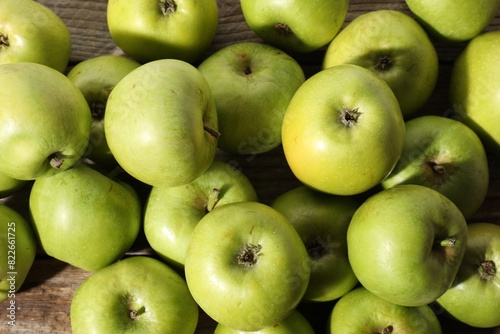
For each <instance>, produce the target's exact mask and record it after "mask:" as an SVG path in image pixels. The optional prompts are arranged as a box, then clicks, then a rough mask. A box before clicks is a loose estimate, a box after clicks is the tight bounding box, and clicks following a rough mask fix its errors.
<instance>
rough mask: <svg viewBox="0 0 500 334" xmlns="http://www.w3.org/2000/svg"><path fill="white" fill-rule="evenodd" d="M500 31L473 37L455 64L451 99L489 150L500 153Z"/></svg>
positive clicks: (459, 116) (457, 114) (450, 88)
mask: <svg viewBox="0 0 500 334" xmlns="http://www.w3.org/2000/svg"><path fill="white" fill-rule="evenodd" d="M499 63H500V31H490V32H486V33H484V34H481V35H478V36H476V37H474V38H473V39H472V40H471V41H470V42H469V43H468V44H467V46H466V47H465V49H464V50H462V52H461V53H460V54H459V55H458V57H457V58H456V60H455V63H454V64H453V68H452V72H451V78H450V87H449V100H450V104H451V105H452V106H453V110H454V112H455V114H456V117H457V119H458V120H460V121H462V122H464V123H465V124H467V125H468V126H469V127H470V128H472V130H474V131H475V132H476V133H477V134H478V136H479V138H481V140H482V141H483V144H484V146H485V148H486V150H487V151H489V152H492V153H494V154H500V115H499V113H498V106H499V105H500V94H499V93H498V92H499V91H500V66H498V64H499Z"/></svg>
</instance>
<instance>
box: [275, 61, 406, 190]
mask: <svg viewBox="0 0 500 334" xmlns="http://www.w3.org/2000/svg"><path fill="white" fill-rule="evenodd" d="M404 134H405V124H404V119H403V116H402V114H401V110H400V108H399V104H398V101H397V99H396V97H395V96H394V93H393V92H392V91H391V89H390V88H389V86H388V85H387V83H386V82H384V81H383V80H382V79H381V78H380V77H379V76H378V75H376V74H375V73H374V72H372V71H370V70H368V69H366V68H364V67H361V66H358V65H351V64H344V65H338V66H333V67H330V68H328V69H325V70H322V71H320V72H318V73H316V74H314V75H313V76H311V77H310V78H309V79H307V80H306V82H304V84H302V86H300V87H299V89H298V90H297V92H296V93H295V95H294V96H293V98H292V100H291V101H290V104H289V105H288V108H287V110H286V112H285V116H284V118H283V128H282V141H283V151H284V154H285V157H286V160H287V162H288V165H289V166H290V169H291V170H292V172H293V173H294V174H295V176H296V177H297V178H298V179H299V180H300V181H301V182H302V183H304V184H305V185H307V186H310V187H312V188H314V189H316V190H319V191H323V192H326V193H331V194H335V195H355V194H359V193H362V192H364V191H367V190H369V189H370V188H372V187H374V186H375V185H377V184H379V183H380V182H381V181H382V180H383V179H384V178H385V177H386V176H387V175H388V174H389V173H390V172H391V170H392V169H393V168H394V166H395V165H396V163H397V161H398V159H399V157H400V156H401V152H402V150H403V145H404Z"/></svg>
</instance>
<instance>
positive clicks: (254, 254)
mask: <svg viewBox="0 0 500 334" xmlns="http://www.w3.org/2000/svg"><path fill="white" fill-rule="evenodd" d="M261 250H262V246H261V245H259V244H257V245H254V244H247V245H245V247H243V248H242V249H241V251H240V252H239V253H238V255H237V257H236V259H237V261H238V264H239V265H240V266H241V267H243V268H244V269H249V268H251V267H253V266H254V265H255V264H256V263H257V260H258V258H259V256H260V255H261V254H260V251H261Z"/></svg>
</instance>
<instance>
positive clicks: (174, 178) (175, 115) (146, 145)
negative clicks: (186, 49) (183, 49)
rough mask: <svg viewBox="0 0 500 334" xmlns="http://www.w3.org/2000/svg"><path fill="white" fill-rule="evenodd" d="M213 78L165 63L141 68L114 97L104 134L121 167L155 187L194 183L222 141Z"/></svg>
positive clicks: (172, 61)
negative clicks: (211, 86) (209, 78)
mask: <svg viewBox="0 0 500 334" xmlns="http://www.w3.org/2000/svg"><path fill="white" fill-rule="evenodd" d="M217 130H218V123H217V110H216V106H215V101H214V98H213V96H212V92H211V90H210V87H209V85H208V83H207V80H206V79H205V77H204V76H203V74H201V72H200V71H199V70H198V69H197V68H196V67H194V66H193V65H191V64H189V63H187V62H185V61H182V60H177V59H160V60H156V61H152V62H149V63H147V64H144V65H141V66H140V67H138V68H136V69H135V70H133V71H132V72H130V73H129V74H127V75H126V76H125V77H124V78H123V79H121V80H120V82H118V84H117V85H116V86H115V88H114V89H113V91H112V92H111V94H110V95H109V97H108V103H107V105H106V113H105V115H104V132H105V134H106V140H107V141H108V146H109V148H110V150H111V153H112V154H113V156H114V158H115V159H116V161H117V162H118V164H119V165H120V166H121V167H122V168H123V169H124V170H125V171H126V172H127V173H128V174H130V175H131V176H132V177H134V178H136V179H137V180H139V181H141V182H143V183H145V184H148V185H151V186H165V187H174V186H180V185H183V184H186V183H189V182H191V181H193V180H194V179H196V178H197V177H198V176H200V175H201V174H203V172H205V171H206V170H207V169H208V167H209V166H210V165H211V163H212V161H213V159H214V157H215V152H216V150H217V139H218V137H219V133H218V131H217Z"/></svg>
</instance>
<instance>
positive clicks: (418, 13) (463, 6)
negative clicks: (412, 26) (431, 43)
mask: <svg viewBox="0 0 500 334" xmlns="http://www.w3.org/2000/svg"><path fill="white" fill-rule="evenodd" d="M406 4H407V5H408V8H409V9H410V11H411V12H412V13H413V15H415V17H416V19H417V21H418V22H419V23H420V24H421V25H422V26H423V27H424V29H425V30H426V31H427V32H428V34H429V35H430V36H432V37H433V38H435V39H436V40H437V41H439V42H450V43H458V42H465V41H468V40H470V39H472V38H474V37H476V36H477V35H479V34H480V33H482V32H483V31H484V29H485V28H486V27H487V26H488V25H489V24H490V23H491V21H492V20H493V18H494V17H495V15H496V13H497V11H498V9H499V8H500V1H499V0H463V1H453V0H441V1H432V0H406Z"/></svg>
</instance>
